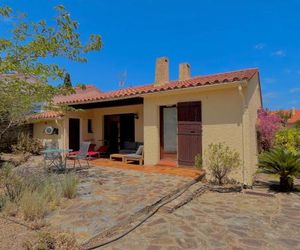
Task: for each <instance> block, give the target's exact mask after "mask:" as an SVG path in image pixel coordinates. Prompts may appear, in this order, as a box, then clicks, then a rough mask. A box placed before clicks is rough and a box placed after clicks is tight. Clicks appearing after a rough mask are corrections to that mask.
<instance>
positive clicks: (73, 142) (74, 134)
mask: <svg viewBox="0 0 300 250" xmlns="http://www.w3.org/2000/svg"><path fill="white" fill-rule="evenodd" d="M79 147H80V120H79V119H77V118H76V119H75V118H70V119H69V149H72V150H73V151H77V150H79Z"/></svg>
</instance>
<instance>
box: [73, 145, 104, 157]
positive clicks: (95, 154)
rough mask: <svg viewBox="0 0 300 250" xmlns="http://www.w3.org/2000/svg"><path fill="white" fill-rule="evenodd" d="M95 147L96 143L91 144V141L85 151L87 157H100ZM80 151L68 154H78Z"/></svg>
mask: <svg viewBox="0 0 300 250" xmlns="http://www.w3.org/2000/svg"><path fill="white" fill-rule="evenodd" d="M95 147H96V144H93V143H91V144H90V146H89V150H88V152H87V156H88V157H90V158H91V157H100V152H98V151H95ZM79 153H80V151H74V152H71V153H69V155H78V154H79Z"/></svg>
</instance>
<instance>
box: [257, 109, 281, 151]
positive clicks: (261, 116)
mask: <svg viewBox="0 0 300 250" xmlns="http://www.w3.org/2000/svg"><path fill="white" fill-rule="evenodd" d="M257 118H258V119H257V125H256V129H257V134H258V142H259V146H260V151H265V150H269V149H270V148H272V146H273V144H274V140H275V134H276V132H277V130H278V129H279V128H280V126H281V125H282V119H281V117H280V116H279V115H278V114H275V113H271V112H269V111H268V110H265V109H261V110H259V111H258V113H257Z"/></svg>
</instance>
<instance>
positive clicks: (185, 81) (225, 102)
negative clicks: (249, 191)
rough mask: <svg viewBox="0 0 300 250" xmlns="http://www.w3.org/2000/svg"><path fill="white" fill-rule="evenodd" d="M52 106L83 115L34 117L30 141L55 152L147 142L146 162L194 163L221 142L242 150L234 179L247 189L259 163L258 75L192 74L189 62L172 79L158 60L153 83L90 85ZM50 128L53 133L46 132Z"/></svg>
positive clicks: (254, 72)
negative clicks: (52, 146)
mask: <svg viewBox="0 0 300 250" xmlns="http://www.w3.org/2000/svg"><path fill="white" fill-rule="evenodd" d="M55 103H56V104H57V105H69V106H71V107H74V108H76V109H80V110H81V111H76V112H66V113H60V112H53V111H50V112H43V113H40V114H37V115H36V116H35V119H36V120H38V122H35V123H34V137H35V138H39V139H42V140H43V141H46V140H57V141H58V142H59V145H60V147H62V148H71V149H78V147H79V144H80V142H82V141H92V142H93V143H95V144H97V146H100V145H102V144H103V143H104V142H105V141H109V143H110V144H112V145H114V146H115V147H116V150H117V149H118V148H120V147H122V144H123V143H124V142H125V141H134V142H142V143H143V144H144V164H145V165H156V164H158V163H159V162H160V161H164V160H167V161H169V162H174V163H175V164H178V165H184V166H189V165H193V164H194V157H195V155H196V154H198V153H201V154H203V152H204V151H205V150H206V148H207V147H208V145H209V144H210V143H217V142H225V143H226V144H227V145H228V146H230V147H231V148H232V149H235V150H237V151H238V152H239V154H240V157H241V159H242V163H241V167H240V169H238V170H237V171H236V172H235V173H234V176H233V177H234V178H235V179H237V180H238V181H240V182H242V183H245V184H251V182H252V177H253V174H254V172H255V170H256V163H257V141H256V129H255V124H256V117H257V110H258V109H259V108H261V107H262V99H261V91H260V80H259V72H258V70H257V69H244V70H239V71H234V72H227V73H220V74H213V75H206V76H196V77H191V74H190V66H189V64H187V63H183V64H180V65H179V79H178V80H175V81H170V80H169V60H168V58H166V57H162V58H158V59H157V61H156V69H155V81H154V83H153V84H149V85H144V86H138V87H130V88H124V89H120V90H117V91H112V92H101V91H100V90H98V89H97V88H96V87H95V86H87V88H86V89H79V88H76V93H75V94H72V95H68V96H57V97H55ZM47 126H53V127H55V128H57V129H58V133H57V134H52V135H47V134H45V133H44V130H45V127H47Z"/></svg>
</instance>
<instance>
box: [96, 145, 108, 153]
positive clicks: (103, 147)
mask: <svg viewBox="0 0 300 250" xmlns="http://www.w3.org/2000/svg"><path fill="white" fill-rule="evenodd" d="M107 150H108V146H101V147H99V148H98V150H97V151H98V152H99V153H106V152H107Z"/></svg>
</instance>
